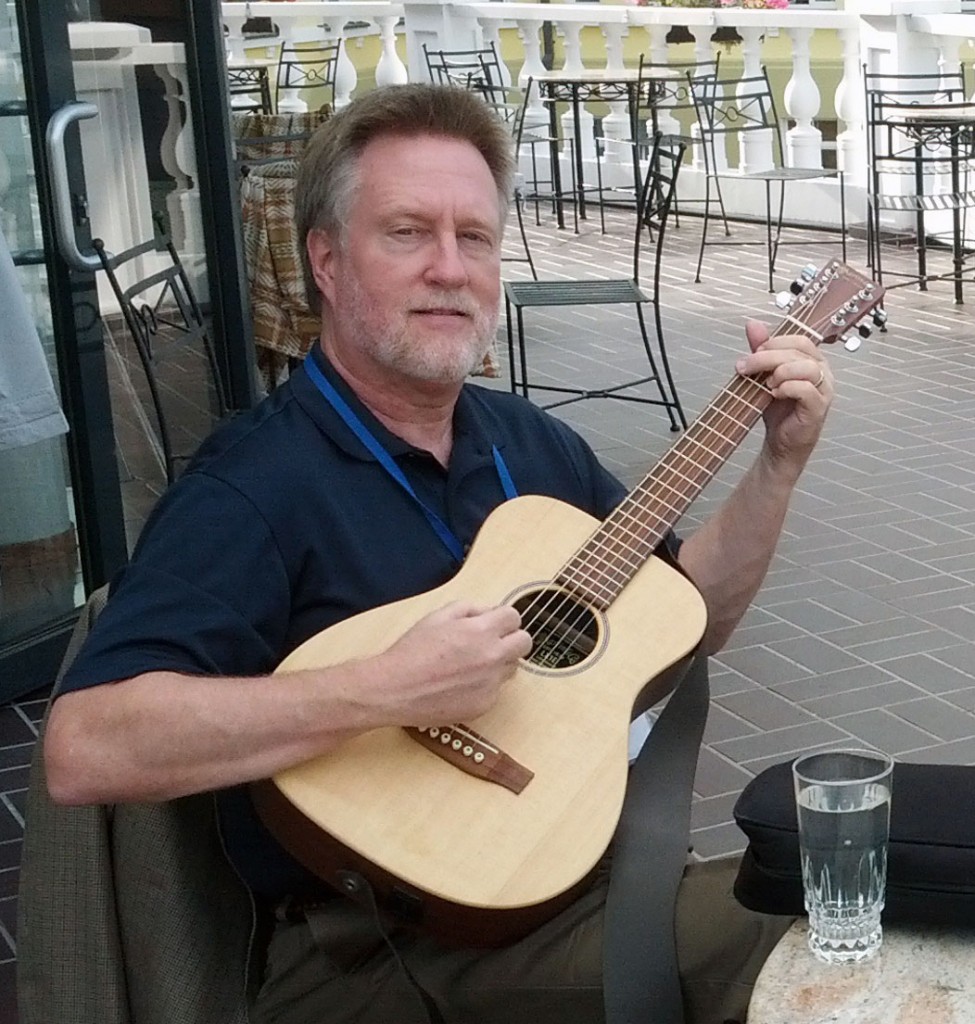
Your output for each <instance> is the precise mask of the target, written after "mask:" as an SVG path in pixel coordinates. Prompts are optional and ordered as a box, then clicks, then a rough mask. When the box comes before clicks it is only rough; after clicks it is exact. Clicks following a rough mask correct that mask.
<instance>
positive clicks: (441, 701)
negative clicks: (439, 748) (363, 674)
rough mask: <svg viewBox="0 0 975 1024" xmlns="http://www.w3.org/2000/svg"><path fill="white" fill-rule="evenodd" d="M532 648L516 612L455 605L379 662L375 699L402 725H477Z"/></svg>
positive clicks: (422, 623)
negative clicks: (380, 675) (472, 722)
mask: <svg viewBox="0 0 975 1024" xmlns="http://www.w3.org/2000/svg"><path fill="white" fill-rule="evenodd" d="M531 648H532V639H531V636H530V635H529V633H528V632H527V631H525V630H524V629H522V628H521V616H520V615H519V614H518V612H517V611H515V609H514V608H511V607H507V606H502V607H499V608H485V607H482V606H480V605H474V604H470V603H466V602H457V601H455V602H452V603H451V604H448V605H446V606H445V607H443V608H439V609H438V610H437V611H434V612H431V613H430V614H429V615H426V616H425V617H424V618H422V619H421V620H420V621H419V622H417V623H416V625H414V626H412V627H411V628H410V629H409V630H407V632H406V633H404V634H403V636H402V637H401V638H400V639H399V640H397V641H396V643H394V644H393V645H392V646H391V647H390V648H389V649H388V650H387V651H386V652H385V653H384V654H382V655H380V656H379V657H380V659H383V660H385V661H387V662H388V666H386V668H387V669H388V672H384V673H383V675H384V677H385V678H384V683H383V691H382V693H378V694H377V695H376V697H377V700H380V701H383V702H385V704H386V710H387V711H388V712H389V714H390V718H391V719H393V720H395V721H396V722H397V723H398V724H400V725H441V724H447V723H450V722H454V721H460V720H465V719H471V718H477V717H478V716H479V715H483V714H484V713H485V712H486V711H488V710H489V709H490V708H491V707H492V706H493V704H494V702H495V701H496V700H497V698H498V694H499V692H500V690H501V686H502V684H503V683H504V682H505V681H506V680H508V679H510V678H511V677H512V676H513V675H514V673H515V669H516V668H517V666H518V661H519V659H520V658H524V657H527V656H528V654H530V653H531Z"/></svg>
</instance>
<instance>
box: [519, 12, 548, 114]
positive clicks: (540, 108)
mask: <svg viewBox="0 0 975 1024" xmlns="http://www.w3.org/2000/svg"><path fill="white" fill-rule="evenodd" d="M517 25H518V35H519V36H521V45H522V48H523V50H524V53H525V59H524V62H523V63H522V65H521V70H520V71H519V72H518V85H519V86H520V87H521V88H522V89H524V88H525V87H526V86H527V85H528V79H529V78H537V77H538V75H540V74H544V72H545V65H544V63H542V44H541V40H540V39H539V36H538V31H539V29H540V28H541V23H540V22H538V21H528V20H527V19H525V20H522V21H518V22H517ZM542 125H543V126H544V127H545V129H546V130H548V125H549V118H548V111H547V110H546V108H545V104H544V103H543V102H542V94H541V91H540V90H539V89H538V87H537V86H535V87H534V88H533V89H532V94H531V102H530V103H529V105H528V109H527V110H526V111H525V125H524V127H525V129H526V130H527V129H530V128H537V127H539V126H542Z"/></svg>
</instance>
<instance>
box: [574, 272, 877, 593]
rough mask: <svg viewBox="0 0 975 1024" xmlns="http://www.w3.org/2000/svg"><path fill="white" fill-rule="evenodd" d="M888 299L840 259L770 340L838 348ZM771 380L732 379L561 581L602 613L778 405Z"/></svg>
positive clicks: (812, 286) (821, 275) (811, 287)
mask: <svg viewBox="0 0 975 1024" xmlns="http://www.w3.org/2000/svg"><path fill="white" fill-rule="evenodd" d="M882 296H883V289H882V288H879V287H878V286H876V285H873V284H871V283H870V282H869V281H867V280H866V279H865V278H863V277H862V276H860V275H859V274H857V273H856V272H855V271H853V270H851V269H850V268H849V267H846V266H844V265H843V264H840V263H839V262H838V261H835V260H834V261H831V262H830V263H829V264H827V266H826V267H825V268H824V269H823V270H822V271H820V272H819V274H818V275H816V277H815V278H814V279H813V280H812V281H810V283H809V284H808V285H807V288H806V291H805V292H804V293H803V295H801V296H800V297H799V299H797V300H796V303H795V306H794V308H793V309H791V310H790V312H789V313H788V314H787V315H786V316H785V317H784V318H783V320H782V321H781V323H779V324H778V325H777V326H776V327H775V328H774V329H773V330H772V331H771V332H770V333H771V335H772V337H777V336H779V335H782V334H804V335H805V336H806V337H807V338H809V339H811V340H812V341H813V342H815V343H816V344H820V343H821V342H831V341H835V340H836V338H837V337H839V336H840V334H842V333H843V332H844V331H846V330H848V329H849V328H850V327H852V326H854V325H855V324H856V322H857V321H858V320H859V319H861V318H862V317H863V316H864V315H866V314H867V313H868V312H869V311H870V310H871V309H873V307H874V306H875V305H876V304H877V303H878V302H879V301H880V299H881V298H882ZM765 379H766V376H765V375H761V376H758V377H740V376H736V377H734V378H732V380H731V381H730V383H728V384H727V385H726V387H725V388H724V389H723V390H722V391H721V392H720V393H719V395H718V397H717V398H716V399H715V400H714V401H713V402H712V403H711V404H710V405H709V406H708V407H707V408H706V409H705V410H704V412H703V413H701V415H700V416H699V417H698V418H697V419H696V420H695V421H694V423H692V424H691V426H690V427H689V428H688V429H687V431H686V432H685V433H684V435H683V436H682V437H681V438H680V439H679V440H678V441H676V442H675V444H674V445H673V447H672V448H671V449H670V451H668V452H667V454H666V455H664V457H663V458H662V459H661V460H660V461H659V462H658V463H657V465H656V466H655V467H654V468H653V469H652V470H651V471H650V472H649V473H648V474H647V476H645V477H644V478H643V480H641V481H640V483H639V484H637V486H636V487H635V488H634V489H633V490H632V491H631V492H630V493H629V494H628V495H627V496H626V497H625V498H624V499H623V501H622V502H621V503H620V505H619V507H618V508H616V509H615V511H613V512H612V513H611V514H610V515H609V516H608V517H607V519H606V520H605V521H604V522H603V523H602V524H601V525H600V526H599V527H598V528H597V529H596V530H595V532H594V533H593V534H592V535H591V536H590V537H589V539H588V540H587V541H586V543H585V544H583V546H582V547H581V548H580V549H579V550H578V551H577V552H576V553H575V554H574V555H573V556H572V558H571V559H570V560H569V561H568V562H567V563H566V564H565V565H564V566H563V567H562V569H561V571H560V572H559V574H558V575H557V576H556V578H555V582H556V583H558V584H559V585H561V586H564V587H565V588H566V589H568V590H570V591H571V592H572V593H573V594H575V595H576V596H578V597H580V598H582V599H584V600H588V601H590V602H591V603H592V604H593V605H595V606H596V607H597V608H601V609H605V608H608V607H609V605H610V604H612V602H613V601H614V600H615V598H616V597H617V596H618V595H619V593H620V592H621V591H622V590H623V588H624V587H625V586H626V584H627V583H628V582H629V581H630V580H631V579H632V578H633V576H634V575H635V574H636V572H638V571H639V569H640V568H641V566H643V564H644V563H645V562H646V561H647V559H648V558H650V556H651V555H652V554H653V552H654V550H655V549H656V547H657V546H658V545H659V544H660V542H661V541H662V540H663V538H664V537H665V536H666V535H667V532H668V531H669V530H670V529H672V528H673V527H674V526H675V524H676V523H677V521H678V520H679V519H680V517H681V516H682V515H683V514H684V513H685V512H686V511H687V509H688V508H689V506H690V505H691V503H692V502H693V501H694V499H695V498H696V497H697V496H698V495H699V494H700V493H701V491H702V490H703V489H704V487H705V486H706V485H707V484H708V483H709V482H710V481H711V480H712V479H713V478H714V476H715V474H716V473H717V472H718V470H719V469H720V468H721V467H722V466H723V465H724V464H725V462H727V460H728V458H729V457H730V456H731V454H732V453H733V452H734V451H735V450H736V449H737V448H738V446H739V445H740V444H741V442H742V441H743V440H744V438H745V436H746V435H747V434H748V432H749V431H750V430H751V428H752V427H753V426H754V425H755V424H756V423H757V422H758V420H759V419H760V418H761V416H762V414H763V413H764V412H765V410H766V409H767V408H768V406H769V405H770V404H771V402H772V400H773V399H772V395H771V392H770V391H769V389H768V388H767V387H766V385H765Z"/></svg>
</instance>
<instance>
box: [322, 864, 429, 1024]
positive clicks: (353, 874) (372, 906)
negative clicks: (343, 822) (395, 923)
mask: <svg viewBox="0 0 975 1024" xmlns="http://www.w3.org/2000/svg"><path fill="white" fill-rule="evenodd" d="M340 884H341V888H342V891H343V892H344V893H345V894H346V895H347V896H349V897H350V898H351V899H354V900H356V901H357V902H360V903H362V904H364V905H365V906H366V908H367V909H368V910H369V911H370V912H371V913H372V917H373V921H374V922H375V925H376V930H377V931H378V932H379V936H380V938H381V939H382V940H383V942H385V943H386V945H387V946H388V947H389V951H390V952H391V953H392V954H393V959H394V960H395V961H396V963H397V965H398V966H399V968H400V970H401V971H402V972H403V976H404V977H405V978H406V980H407V982H408V983H409V985H410V987H411V988H412V989H413V990H414V992H416V994H417V996H418V997H419V999H420V1002H421V1003H422V1004H423V1009H424V1012H425V1013H426V1017H427V1020H428V1021H429V1024H447V1021H446V1018H445V1017H444V1015H443V1014H442V1013H441V1012H440V1007H439V1006H437V1002H436V1000H435V999H434V998H433V996H432V995H430V993H429V992H428V991H427V990H426V989H425V988H424V987H423V985H422V984H421V983H420V981H419V980H418V979H417V977H416V975H415V974H414V973H413V972H412V971H411V970H410V967H409V964H407V962H406V961H405V960H404V959H403V957H402V956H401V955H400V951H399V950H398V949H397V948H396V944H395V943H394V942H393V939H392V936H391V935H390V934H389V932H388V931H387V930H386V926H385V925H384V924H383V919H382V915H381V914H380V913H379V904H378V903H377V902H376V894H375V892H374V891H373V888H372V886H371V885H370V884H369V882H368V880H367V879H366V878H364V877H363V876H362V875H360V874H359V872H357V871H343V872H341V879H340Z"/></svg>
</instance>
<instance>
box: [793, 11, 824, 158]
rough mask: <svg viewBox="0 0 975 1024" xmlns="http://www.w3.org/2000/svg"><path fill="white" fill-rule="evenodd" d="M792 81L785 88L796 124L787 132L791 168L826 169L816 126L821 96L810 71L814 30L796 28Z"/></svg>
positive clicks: (794, 33)
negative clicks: (810, 54) (811, 41)
mask: <svg viewBox="0 0 975 1024" xmlns="http://www.w3.org/2000/svg"><path fill="white" fill-rule="evenodd" d="M789 34H790V36H791V37H792V78H791V79H789V84H788V85H787V86H786V87H785V109H786V110H787V111H788V112H789V116H790V117H791V118H792V119H793V120H794V121H795V122H796V123H795V125H794V126H793V127H792V128H790V129H789V130H788V132H787V133H786V164H787V165H788V166H789V167H822V166H823V133H822V132H821V131H820V130H819V129H818V128H817V127H816V126H815V125H814V124H813V118H814V117H815V116H816V115H817V114H818V113H819V108H820V102H821V101H820V95H819V88H818V87H817V85H816V79H815V78H813V76H812V71H811V70H810V58H809V43H810V40H811V39H812V34H813V30H812V29H811V28H793V29H790V30H789Z"/></svg>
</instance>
